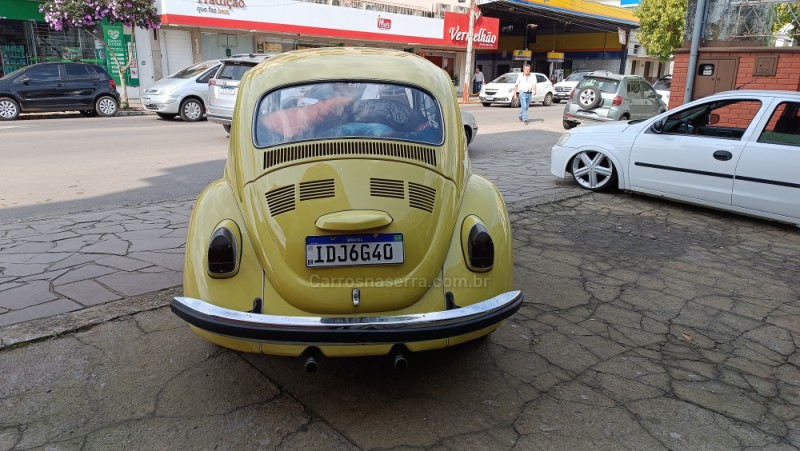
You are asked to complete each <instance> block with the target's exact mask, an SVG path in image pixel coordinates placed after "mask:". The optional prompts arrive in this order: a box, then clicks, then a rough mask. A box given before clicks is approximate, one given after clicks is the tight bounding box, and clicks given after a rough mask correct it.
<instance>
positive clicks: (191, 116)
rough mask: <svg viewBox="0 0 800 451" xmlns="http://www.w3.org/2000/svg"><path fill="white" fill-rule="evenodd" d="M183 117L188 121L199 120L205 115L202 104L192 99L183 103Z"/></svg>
mask: <svg viewBox="0 0 800 451" xmlns="http://www.w3.org/2000/svg"><path fill="white" fill-rule="evenodd" d="M182 111H183V115H182V116H183V117H184V120H187V121H192V122H194V121H197V120H199V119H200V118H201V117H203V108H202V107H201V106H200V103H199V102H197V101H194V100H190V101H188V102H186V103H184V104H183V110H182Z"/></svg>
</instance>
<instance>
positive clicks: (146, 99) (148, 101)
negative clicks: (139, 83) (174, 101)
mask: <svg viewBox="0 0 800 451" xmlns="http://www.w3.org/2000/svg"><path fill="white" fill-rule="evenodd" d="M142 103H150V97H142Z"/></svg>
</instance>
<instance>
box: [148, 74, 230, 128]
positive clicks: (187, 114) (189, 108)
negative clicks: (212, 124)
mask: <svg viewBox="0 0 800 451" xmlns="http://www.w3.org/2000/svg"><path fill="white" fill-rule="evenodd" d="M221 65H222V62H221V61H220V60H209V61H203V62H202V63H197V64H192V65H191V66H189V67H187V68H185V69H182V70H180V71H178V72H176V73H174V74H172V75H170V76H169V77H166V78H162V79H161V80H158V81H157V82H156V83H155V84H153V85H152V86H150V87H149V88H147V89H145V91H144V95H142V98H141V102H142V106H143V107H144V109H146V110H148V111H154V112H155V113H156V114H157V115H158V116H159V117H160V118H162V119H172V118H174V117H175V116H178V115H180V116H181V119H183V120H184V121H186V122H195V121H199V120H200V119H202V118H203V114H204V112H205V110H206V104H207V103H208V80H210V79H211V77H213V76H214V74H216V73H217V71H218V70H219V68H220V66H221Z"/></svg>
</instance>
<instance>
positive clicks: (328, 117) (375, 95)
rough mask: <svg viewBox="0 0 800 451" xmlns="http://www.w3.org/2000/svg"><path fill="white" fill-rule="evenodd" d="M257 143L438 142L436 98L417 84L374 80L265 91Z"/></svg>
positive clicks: (439, 126)
mask: <svg viewBox="0 0 800 451" xmlns="http://www.w3.org/2000/svg"><path fill="white" fill-rule="evenodd" d="M254 131H255V137H254V138H255V143H256V145H257V146H259V147H269V146H277V145H281V144H288V143H293V142H298V141H308V140H321V139H358V138H365V139H390V140H402V141H411V142H417V143H421V144H428V145H441V144H442V142H443V141H444V127H443V124H442V114H441V109H440V106H439V104H438V103H437V102H436V100H435V99H434V98H433V97H432V96H431V95H430V94H428V93H427V92H425V91H422V90H421V89H418V88H414V87H409V86H402V85H396V84H387V83H375V82H328V83H315V84H304V85H298V86H292V87H286V88H282V89H278V90H276V91H273V92H270V93H268V94H267V95H266V96H264V98H262V99H261V101H260V102H259V104H258V107H257V111H256V123H255V127H254Z"/></svg>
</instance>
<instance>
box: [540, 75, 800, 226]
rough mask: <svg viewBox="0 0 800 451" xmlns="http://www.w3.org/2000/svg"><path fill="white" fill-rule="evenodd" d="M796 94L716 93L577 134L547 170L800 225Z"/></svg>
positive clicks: (562, 144)
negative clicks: (640, 118) (637, 118)
mask: <svg viewBox="0 0 800 451" xmlns="http://www.w3.org/2000/svg"><path fill="white" fill-rule="evenodd" d="M797 168H800V93H798V92H793V91H756V90H740V91H727V92H723V93H718V94H715V95H712V96H709V97H704V98H702V99H699V100H695V101H694V102H691V103H688V104H685V105H682V106H680V107H678V108H675V109H674V110H672V111H668V112H665V113H662V114H659V115H657V116H655V117H652V118H650V119H644V120H639V121H627V122H624V123H609V124H602V125H598V126H594V127H585V128H577V129H574V130H570V131H568V132H565V133H564V134H562V135H561V137H560V138H559V140H558V142H557V143H556V145H555V146H554V147H553V151H552V155H551V166H550V172H552V173H553V174H554V175H556V176H558V177H560V178H565V177H566V176H567V173H572V176H573V177H574V178H575V180H576V181H577V182H578V184H579V185H580V186H581V187H583V188H586V189H589V190H596V191H600V190H606V189H612V188H621V189H625V190H629V191H635V192H641V193H645V194H650V195H654V196H659V197H667V198H671V199H675V200H679V201H684V202H688V203H694V204H700V205H705V206H709V207H714V208H719V209H724V210H730V211H734V212H737V213H743V214H747V215H752V216H758V217H763V218H768V219H773V220H777V221H782V222H789V223H794V224H800V181H799V180H798V178H797Z"/></svg>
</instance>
